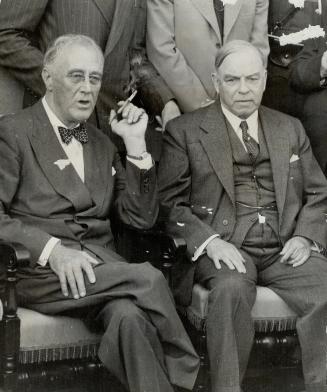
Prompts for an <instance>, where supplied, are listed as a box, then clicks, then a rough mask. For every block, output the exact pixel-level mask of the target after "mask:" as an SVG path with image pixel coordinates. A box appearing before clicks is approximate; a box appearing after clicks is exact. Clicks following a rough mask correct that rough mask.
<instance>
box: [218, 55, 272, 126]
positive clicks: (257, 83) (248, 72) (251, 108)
mask: <svg viewBox="0 0 327 392" xmlns="http://www.w3.org/2000/svg"><path fill="white" fill-rule="evenodd" d="M215 82H216V83H215V85H216V89H217V91H218V93H219V96H220V100H221V102H222V104H223V105H224V106H226V108H227V109H229V110H230V111H231V112H232V113H233V114H235V115H236V116H238V117H240V118H243V119H246V118H248V117H249V116H250V115H251V114H252V113H253V112H255V111H256V109H257V108H258V107H259V105H260V103H261V98H262V94H263V92H264V89H265V86H266V71H265V69H264V66H263V64H262V61H261V58H260V56H259V54H258V53H257V52H256V51H255V50H251V49H244V50H241V51H239V52H238V53H233V54H230V55H229V56H228V57H226V58H225V60H224V61H223V62H222V64H221V66H220V67H219V69H218V72H217V79H216V81H215Z"/></svg>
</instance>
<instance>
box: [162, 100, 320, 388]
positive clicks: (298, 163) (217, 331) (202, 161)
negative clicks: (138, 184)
mask: <svg viewBox="0 0 327 392" xmlns="http://www.w3.org/2000/svg"><path fill="white" fill-rule="evenodd" d="M258 133H259V148H260V152H259V155H258V157H257V161H256V164H255V165H254V166H253V164H252V163H251V160H250V158H249V154H248V153H247V151H246V149H245V147H243V145H242V144H241V141H240V140H239V139H238V137H237V136H236V132H235V131H234V129H233V128H232V127H231V125H230V124H229V122H228V121H227V120H226V118H225V117H224V115H223V113H222V110H221V106H220V104H219V103H217V102H216V103H214V104H212V105H210V106H208V107H206V108H202V109H199V110H197V111H194V112H192V113H188V114H185V115H183V116H182V117H181V118H179V119H176V120H173V121H171V122H170V123H169V124H168V129H167V132H166V135H165V139H164V144H163V152H162V154H163V155H162V158H161V161H160V166H159V192H160V193H159V195H160V199H161V203H162V213H163V216H164V217H165V219H166V221H167V229H168V231H169V232H170V233H172V234H174V235H178V236H181V237H183V238H185V240H186V243H187V251H188V260H184V262H183V263H181V264H180V265H179V266H176V272H175V274H174V276H175V282H173V284H175V288H176V290H175V295H176V299H177V301H179V302H181V303H183V304H184V305H186V304H187V303H189V301H190V298H191V291H192V285H193V284H194V282H199V283H201V284H202V285H204V286H205V287H206V288H207V289H209V290H210V293H209V302H208V316H207V324H206V325H207V339H208V353H209V359H210V368H211V382H212V390H213V391H215V390H219V391H224V392H225V391H226V392H227V391H229V392H230V391H233V392H239V391H240V384H241V382H242V377H243V375H244V372H245V369H246V365H247V361H248V357H249V353H250V349H251V345H252V339H253V335H254V330H253V323H252V320H251V308H252V306H253V304H254V301H255V296H256V289H255V285H256V283H257V282H259V283H260V285H266V286H269V287H270V288H271V289H272V290H274V291H276V293H278V294H279V295H280V296H281V297H282V298H283V299H284V300H285V301H286V302H287V303H288V304H289V306H290V307H291V308H293V309H294V310H295V311H296V312H297V313H298V315H299V319H298V323H297V331H298V336H299V339H300V343H301V347H302V359H303V370H304V376H305V383H306V386H307V390H308V391H318V390H319V391H322V390H324V391H325V390H326V381H325V380H326V348H327V347H326V331H325V330H326V322H327V300H326V298H327V284H326V281H327V280H326V279H327V263H326V262H327V259H326V257H324V256H323V255H322V254H320V253H319V252H318V251H317V252H316V251H312V252H311V256H310V259H309V260H308V261H307V262H306V263H304V264H303V265H301V266H299V267H297V268H293V267H292V266H290V265H287V264H285V263H280V257H281V256H280V254H279V253H280V251H281V250H282V248H283V246H284V244H285V243H286V241H287V240H289V239H290V238H291V237H294V236H302V237H305V238H307V239H309V240H310V241H312V242H313V241H315V242H316V243H319V244H321V245H322V246H324V247H326V241H327V223H326V222H327V219H326V212H327V182H326V179H325V178H324V175H323V173H322V172H321V170H320V168H319V166H318V164H317V162H316V160H315V158H314V157H313V155H312V151H311V147H310V144H309V140H308V138H307V137H306V135H305V132H304V129H303V127H302V125H301V123H300V122H299V121H298V120H296V119H295V118H292V117H290V116H287V115H285V114H282V113H279V112H276V111H274V110H271V109H268V108H266V107H263V106H262V107H260V109H259V132H258ZM258 189H259V190H258ZM258 196H259V197H258ZM251 198H256V201H255V202H254V203H253V204H252V203H251ZM248 200H249V201H248ZM250 203H251V204H250ZM255 203H259V204H258V205H259V206H261V207H260V208H252V207H251V205H253V206H255V205H257V204H255ZM259 215H260V216H261V217H260V220H259ZM215 234H218V235H219V236H220V238H221V239H223V240H225V241H228V242H230V243H232V244H234V245H235V246H236V248H237V249H239V251H240V252H241V254H242V256H243V258H244V259H245V260H246V262H245V268H246V273H245V274H243V273H239V272H237V271H236V270H234V271H233V270H230V269H228V268H227V267H226V265H224V263H221V264H222V268H221V269H220V270H217V269H216V268H215V266H214V264H213V262H212V261H211V260H210V259H209V258H208V256H207V255H206V253H204V254H202V255H201V256H200V257H199V258H198V259H197V260H196V261H194V262H192V261H191V259H192V257H193V256H194V254H195V252H196V250H197V249H198V248H199V247H200V246H201V245H202V244H203V243H204V242H205V241H206V240H207V239H208V238H210V237H211V236H212V235H215ZM315 388H316V389H315Z"/></svg>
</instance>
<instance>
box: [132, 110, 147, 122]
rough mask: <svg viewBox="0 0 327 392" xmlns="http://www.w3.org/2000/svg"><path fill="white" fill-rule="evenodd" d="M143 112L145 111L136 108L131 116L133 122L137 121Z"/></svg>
mask: <svg viewBox="0 0 327 392" xmlns="http://www.w3.org/2000/svg"><path fill="white" fill-rule="evenodd" d="M143 113H145V112H144V110H143V109H138V110H136V111H135V112H134V116H133V123H136V122H138V121H139V120H140V119H141V118H142V115H143Z"/></svg>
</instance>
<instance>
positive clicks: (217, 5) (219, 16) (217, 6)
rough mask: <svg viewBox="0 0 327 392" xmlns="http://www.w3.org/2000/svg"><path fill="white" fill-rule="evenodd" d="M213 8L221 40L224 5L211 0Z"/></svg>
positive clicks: (217, 0) (219, 1)
mask: <svg viewBox="0 0 327 392" xmlns="http://www.w3.org/2000/svg"><path fill="white" fill-rule="evenodd" d="M213 7H214V9H215V13H216V17H217V22H218V26H219V31H220V35H221V40H222V41H223V36H224V5H223V2H222V1H221V0H213Z"/></svg>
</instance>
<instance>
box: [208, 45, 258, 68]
mask: <svg viewBox="0 0 327 392" xmlns="http://www.w3.org/2000/svg"><path fill="white" fill-rule="evenodd" d="M244 49H249V50H252V51H255V52H257V53H258V55H259V57H260V59H261V61H262V65H263V66H265V58H264V56H263V54H262V53H261V52H260V50H259V49H258V48H257V47H255V46H254V45H252V44H251V43H250V42H248V41H243V40H240V39H237V40H234V41H229V42H227V43H226V44H224V45H223V46H222V47H221V48H220V50H219V51H218V53H217V56H216V60H215V66H216V69H218V68H219V67H220V66H221V64H222V63H223V61H224V60H225V59H226V57H228V56H229V55H231V54H234V53H238V52H240V51H241V50H244Z"/></svg>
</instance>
